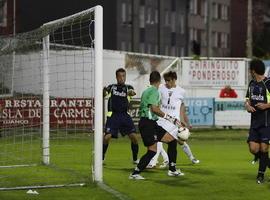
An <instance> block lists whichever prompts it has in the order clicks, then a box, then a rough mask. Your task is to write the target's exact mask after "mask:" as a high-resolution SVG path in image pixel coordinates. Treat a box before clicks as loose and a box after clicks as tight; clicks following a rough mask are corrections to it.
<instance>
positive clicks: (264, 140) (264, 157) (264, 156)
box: [257, 127, 270, 184]
mask: <svg viewBox="0 0 270 200" xmlns="http://www.w3.org/2000/svg"><path fill="white" fill-rule="evenodd" d="M269 131H270V129H269V128H267V127H266V128H261V129H259V133H260V136H261V139H260V144H259V145H260V152H261V153H260V161H259V169H258V175H257V183H258V184H260V183H263V181H264V173H265V171H266V168H267V166H268V164H269V153H268V149H269V140H270V135H269Z"/></svg>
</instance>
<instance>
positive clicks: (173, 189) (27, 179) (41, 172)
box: [0, 129, 270, 200]
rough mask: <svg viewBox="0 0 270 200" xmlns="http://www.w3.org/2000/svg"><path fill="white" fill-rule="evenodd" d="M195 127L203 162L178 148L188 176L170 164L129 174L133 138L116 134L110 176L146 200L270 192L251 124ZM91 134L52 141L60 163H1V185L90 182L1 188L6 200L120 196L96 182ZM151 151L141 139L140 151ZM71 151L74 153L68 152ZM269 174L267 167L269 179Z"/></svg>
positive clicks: (194, 141)
mask: <svg viewBox="0 0 270 200" xmlns="http://www.w3.org/2000/svg"><path fill="white" fill-rule="evenodd" d="M193 132H194V133H193V135H192V138H191V139H190V141H189V144H190V146H191V148H192V151H193V153H194V154H195V156H196V157H197V158H198V159H200V161H201V163H200V164H198V165H192V164H191V163H190V161H189V160H188V159H187V157H186V156H185V155H184V153H183V152H182V150H181V148H178V161H177V162H178V167H179V168H181V170H182V171H183V172H184V173H185V176H183V177H168V176H167V174H166V173H167V171H166V170H162V169H151V170H146V171H145V172H143V173H142V175H143V176H144V177H145V178H146V180H143V181H134V180H129V179H128V176H129V174H130V173H131V171H132V169H133V168H134V165H132V164H131V152H130V142H129V140H128V139H127V138H119V139H118V140H112V142H111V144H110V146H109V149H108V153H107V155H106V162H105V165H104V182H105V183H106V184H107V185H109V186H110V187H112V188H113V189H115V190H117V191H119V192H121V193H123V194H124V195H126V196H128V197H130V198H131V199H140V200H141V199H162V200H163V199H168V200H169V199H170V200H174V199H184V200H193V199H194V200H195V199H196V200H197V199H200V200H212V199H213V200H216V199H228V200H229V199H234V200H238V199H239V200H240V199H241V200H242V199H243V200H249V199H250V200H254V199H260V198H264V199H268V198H269V197H270V182H266V183H265V184H263V185H257V184H256V182H255V179H256V173H257V168H258V165H257V164H256V165H251V163H250V161H251V159H252V156H251V155H250V153H249V152H248V147H247V144H246V136H247V130H240V129H239V130H230V131H228V130H227V131H224V130H214V129H203V130H196V131H193ZM88 139H89V138H87V137H85V138H82V139H81V140H72V141H69V140H65V141H60V140H57V141H56V140H55V141H52V162H53V163H55V165H53V166H52V167H49V168H47V167H44V166H38V167H31V168H24V169H19V168H17V169H8V170H7V169H0V185H1V186H3V185H14V184H18V185H20V184H23V183H26V184H30V185H32V184H36V183H40V184H42V182H45V183H55V184H56V183H59V184H62V183H70V182H75V181H76V180H77V182H80V181H86V182H87V186H85V187H77V188H58V189H39V190H37V191H38V192H39V193H40V194H39V195H29V194H26V191H15V192H14V191H12V192H11V191H1V192H0V200H13V199H14V200H24V199H27V200H28V199H40V200H43V199H44V200H48V199H52V200H53V199H60V200H61V199H65V200H69V199H80V200H86V199H97V200H99V199H116V198H115V197H113V196H112V195H111V194H108V193H106V192H105V191H103V190H101V189H100V188H98V187H97V186H96V185H95V184H93V183H92V182H91V174H90V163H91V158H90V155H91V151H90V150H91V145H92V143H91V142H89V140H88ZM54 144H55V145H54ZM0 145H1V144H0ZM164 147H166V145H164ZM0 149H1V148H0ZM145 151H146V150H145V148H144V147H143V145H142V143H141V140H140V155H143V154H144V153H145ZM67 152H70V153H71V155H70V156H67ZM53 153H54V154H53ZM76 155H78V156H76ZM70 158H72V160H71V159H70ZM0 160H1V158H0ZM269 175H270V174H269V172H267V176H266V177H267V179H268V176H269ZM5 176H6V178H5Z"/></svg>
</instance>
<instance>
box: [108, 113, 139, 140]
mask: <svg viewBox="0 0 270 200" xmlns="http://www.w3.org/2000/svg"><path fill="white" fill-rule="evenodd" d="M118 132H120V133H121V135H122V136H124V135H129V134H131V133H135V132H136V128H135V126H134V123H133V121H132V119H131V117H130V115H129V114H128V113H113V114H112V116H111V117H107V121H106V125H105V134H106V135H107V134H112V137H113V138H118Z"/></svg>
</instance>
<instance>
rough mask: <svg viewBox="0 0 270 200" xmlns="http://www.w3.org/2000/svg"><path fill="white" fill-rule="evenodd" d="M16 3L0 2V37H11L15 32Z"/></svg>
mask: <svg viewBox="0 0 270 200" xmlns="http://www.w3.org/2000/svg"><path fill="white" fill-rule="evenodd" d="M16 2H17V0H0V35H12V34H14V32H16V26H17V21H16V15H17V12H16V6H15V5H16ZM14 3H15V4H14ZM14 6H15V7H14ZM14 10H15V13H14Z"/></svg>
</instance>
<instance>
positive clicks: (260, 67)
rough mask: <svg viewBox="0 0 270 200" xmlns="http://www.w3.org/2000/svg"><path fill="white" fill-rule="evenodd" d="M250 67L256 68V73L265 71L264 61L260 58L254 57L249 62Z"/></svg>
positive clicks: (262, 73) (261, 73)
mask: <svg viewBox="0 0 270 200" xmlns="http://www.w3.org/2000/svg"><path fill="white" fill-rule="evenodd" d="M249 69H250V70H254V71H255V72H256V74H259V75H264V72H265V65H264V63H263V61H261V60H259V59H253V60H251V61H250V63H249Z"/></svg>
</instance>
